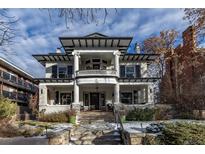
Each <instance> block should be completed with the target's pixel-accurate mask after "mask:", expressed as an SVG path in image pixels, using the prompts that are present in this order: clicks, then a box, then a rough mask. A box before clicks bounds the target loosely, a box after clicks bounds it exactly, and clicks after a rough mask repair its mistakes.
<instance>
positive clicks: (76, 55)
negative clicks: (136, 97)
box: [72, 51, 80, 110]
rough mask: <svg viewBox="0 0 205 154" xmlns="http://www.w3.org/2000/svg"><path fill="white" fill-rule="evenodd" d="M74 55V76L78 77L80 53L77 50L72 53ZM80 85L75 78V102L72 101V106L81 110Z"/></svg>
mask: <svg viewBox="0 0 205 154" xmlns="http://www.w3.org/2000/svg"><path fill="white" fill-rule="evenodd" d="M72 54H73V55H74V77H76V74H77V71H79V56H80V54H79V53H78V52H76V51H74V52H73V53H72ZM79 96H80V95H79V86H78V83H77V80H76V78H75V79H74V102H73V103H72V108H73V109H75V110H80V102H79Z"/></svg>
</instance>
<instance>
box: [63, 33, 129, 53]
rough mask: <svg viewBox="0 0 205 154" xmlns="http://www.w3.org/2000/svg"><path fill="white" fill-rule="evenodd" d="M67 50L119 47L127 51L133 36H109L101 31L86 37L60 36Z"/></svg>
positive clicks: (118, 48)
mask: <svg viewBox="0 0 205 154" xmlns="http://www.w3.org/2000/svg"><path fill="white" fill-rule="evenodd" d="M59 39H60V42H61V44H62V47H63V48H64V50H65V52H71V51H72V50H74V49H80V50H89V49H106V50H108V49H110V50H112V49H117V50H122V51H127V48H128V47H129V45H130V43H131V41H132V37H109V36H106V35H103V34H100V33H93V34H90V35H87V36H84V37H59Z"/></svg>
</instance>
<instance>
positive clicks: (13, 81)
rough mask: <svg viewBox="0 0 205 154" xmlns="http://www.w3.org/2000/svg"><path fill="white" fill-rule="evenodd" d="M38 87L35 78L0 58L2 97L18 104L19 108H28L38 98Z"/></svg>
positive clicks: (0, 91)
mask: <svg viewBox="0 0 205 154" xmlns="http://www.w3.org/2000/svg"><path fill="white" fill-rule="evenodd" d="M37 93H38V86H37V85H36V84H35V83H34V79H33V77H32V76H31V75H30V74H28V73H27V72H25V71H24V70H22V69H21V68H19V67H17V66H15V65H14V64H12V63H11V62H8V61H7V60H5V59H4V58H2V57H0V95H1V96H3V97H6V98H8V99H10V100H11V101H13V102H17V104H18V106H28V105H29V103H30V102H31V103H32V101H34V100H35V99H37V98H35V97H37V95H38V94H37Z"/></svg>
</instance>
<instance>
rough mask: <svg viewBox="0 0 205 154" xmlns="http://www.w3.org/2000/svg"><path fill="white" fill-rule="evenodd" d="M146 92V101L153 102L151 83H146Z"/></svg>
mask: <svg viewBox="0 0 205 154" xmlns="http://www.w3.org/2000/svg"><path fill="white" fill-rule="evenodd" d="M147 94H148V103H154V87H153V85H148V88H147Z"/></svg>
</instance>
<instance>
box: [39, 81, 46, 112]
mask: <svg viewBox="0 0 205 154" xmlns="http://www.w3.org/2000/svg"><path fill="white" fill-rule="evenodd" d="M47 93H48V90H47V87H46V85H42V84H39V111H41V110H42V109H45V106H46V105H47V104H48V96H47V95H48V94H47Z"/></svg>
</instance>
